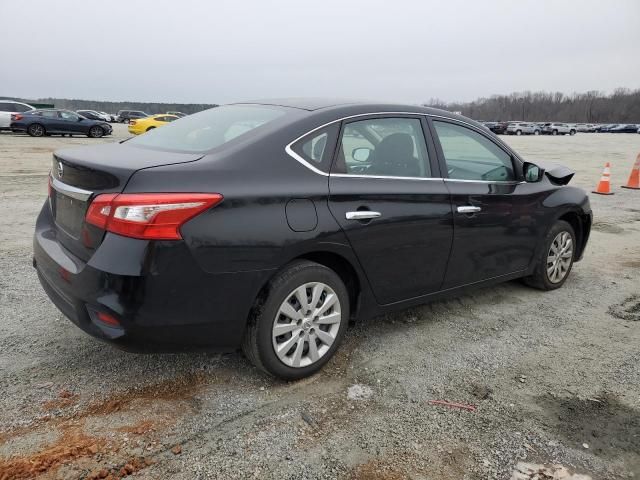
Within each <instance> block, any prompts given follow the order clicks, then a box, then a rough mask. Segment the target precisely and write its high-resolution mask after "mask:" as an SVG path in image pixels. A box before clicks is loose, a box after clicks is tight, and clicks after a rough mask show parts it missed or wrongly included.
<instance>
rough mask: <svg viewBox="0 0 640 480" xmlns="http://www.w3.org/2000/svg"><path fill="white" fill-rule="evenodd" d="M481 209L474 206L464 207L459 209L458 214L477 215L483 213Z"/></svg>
mask: <svg viewBox="0 0 640 480" xmlns="http://www.w3.org/2000/svg"><path fill="white" fill-rule="evenodd" d="M481 210H482V209H481V208H480V207H474V206H472V205H464V206H462V207H458V213H476V212H479V211H481Z"/></svg>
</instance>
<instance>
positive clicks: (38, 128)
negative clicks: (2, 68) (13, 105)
mask: <svg viewBox="0 0 640 480" xmlns="http://www.w3.org/2000/svg"><path fill="white" fill-rule="evenodd" d="M10 128H11V131H12V132H25V133H28V134H29V135H31V136H32V137H42V136H44V135H69V136H72V135H86V136H88V137H92V138H100V137H102V136H104V135H111V132H112V130H113V129H112V127H111V125H109V123H107V122H105V121H104V120H91V119H88V118H85V117H83V116H82V115H78V114H77V113H76V112H72V111H71V110H60V109H41V110H31V111H29V112H25V113H15V114H13V115H11V125H10Z"/></svg>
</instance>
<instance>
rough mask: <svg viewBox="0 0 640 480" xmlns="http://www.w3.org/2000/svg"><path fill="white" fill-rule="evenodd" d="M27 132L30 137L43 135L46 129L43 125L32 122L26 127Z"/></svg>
mask: <svg viewBox="0 0 640 480" xmlns="http://www.w3.org/2000/svg"><path fill="white" fill-rule="evenodd" d="M27 133H28V134H29V135H31V136H32V137H44V135H45V134H46V133H47V131H46V129H45V128H44V126H42V125H40V124H39V123H32V124H31V125H29V128H28V129H27Z"/></svg>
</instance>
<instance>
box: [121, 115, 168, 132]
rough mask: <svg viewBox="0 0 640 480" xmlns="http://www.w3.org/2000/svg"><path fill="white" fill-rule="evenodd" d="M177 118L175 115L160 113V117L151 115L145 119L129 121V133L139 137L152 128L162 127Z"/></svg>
mask: <svg viewBox="0 0 640 480" xmlns="http://www.w3.org/2000/svg"><path fill="white" fill-rule="evenodd" d="M178 118H179V117H177V116H175V115H168V114H166V113H161V114H160V115H151V116H149V117H145V118H139V119H137V120H130V121H129V133H133V134H134V135H140V134H141V133H144V132H148V131H149V130H153V129H154V128H158V127H162V126H164V125H166V124H167V123H170V122H173V121H174V120H178Z"/></svg>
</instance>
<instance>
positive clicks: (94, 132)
mask: <svg viewBox="0 0 640 480" xmlns="http://www.w3.org/2000/svg"><path fill="white" fill-rule="evenodd" d="M103 135H104V130H103V129H102V127H98V126H95V127H91V128H90V129H89V133H88V134H87V137H91V138H100V137H102V136H103Z"/></svg>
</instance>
